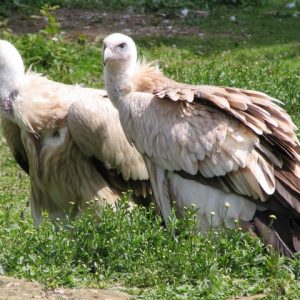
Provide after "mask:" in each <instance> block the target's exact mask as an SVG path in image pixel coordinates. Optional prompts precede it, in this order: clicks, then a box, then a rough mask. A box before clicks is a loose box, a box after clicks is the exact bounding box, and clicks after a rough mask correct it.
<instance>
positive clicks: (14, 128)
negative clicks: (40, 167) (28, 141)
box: [1, 117, 29, 174]
mask: <svg viewBox="0 0 300 300" xmlns="http://www.w3.org/2000/svg"><path fill="white" fill-rule="evenodd" d="M1 125H2V129H3V135H4V137H5V139H6V142H7V145H8V147H9V149H10V151H11V153H12V155H13V157H14V158H15V160H16V161H17V163H18V165H19V166H20V167H21V168H22V169H23V170H24V171H25V172H26V173H27V174H29V163H28V158H27V155H26V151H25V148H24V146H23V143H22V139H21V131H20V128H19V126H18V125H17V124H15V123H13V122H11V121H9V120H8V119H6V118H4V117H1Z"/></svg>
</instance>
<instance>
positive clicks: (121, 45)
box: [118, 43, 127, 50]
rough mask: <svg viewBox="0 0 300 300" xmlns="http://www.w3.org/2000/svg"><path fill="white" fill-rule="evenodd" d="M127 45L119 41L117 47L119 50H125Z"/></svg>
mask: <svg viewBox="0 0 300 300" xmlns="http://www.w3.org/2000/svg"><path fill="white" fill-rule="evenodd" d="M126 47H127V44H126V43H121V44H120V45H119V46H118V48H120V49H121V50H125V49H126Z"/></svg>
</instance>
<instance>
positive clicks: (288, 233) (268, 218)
mask: <svg viewBox="0 0 300 300" xmlns="http://www.w3.org/2000/svg"><path fill="white" fill-rule="evenodd" d="M272 215H273V216H275V217H273V216H272ZM253 225H254V231H255V233H256V234H257V235H258V236H259V237H261V238H262V240H263V241H264V243H265V244H266V245H272V247H273V248H274V249H275V250H277V251H278V252H279V253H281V254H282V255H284V256H287V257H292V256H293V253H295V252H298V251H300V224H299V222H297V221H296V220H293V219H291V218H290V217H289V216H288V215H286V214H280V213H277V212H274V211H270V210H266V211H257V212H256V213H255V215H254V218H253Z"/></svg>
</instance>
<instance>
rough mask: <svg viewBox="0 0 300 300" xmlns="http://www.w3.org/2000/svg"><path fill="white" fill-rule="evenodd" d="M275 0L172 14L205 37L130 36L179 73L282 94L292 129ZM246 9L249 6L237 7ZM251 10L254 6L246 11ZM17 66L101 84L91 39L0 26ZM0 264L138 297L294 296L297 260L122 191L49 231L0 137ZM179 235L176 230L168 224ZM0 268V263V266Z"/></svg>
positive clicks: (295, 92)
mask: <svg viewBox="0 0 300 300" xmlns="http://www.w3.org/2000/svg"><path fill="white" fill-rule="evenodd" d="M279 2H280V1H276V5H275V4H274V5H273V6H268V7H267V8H266V7H263V8H259V9H255V10H253V9H251V10H246V11H245V10H234V15H236V19H237V22H231V21H229V16H230V15H232V14H233V13H232V11H228V10H227V9H224V8H222V9H220V8H218V9H216V10H214V11H212V13H211V14H210V16H209V17H208V18H206V19H201V20H198V19H195V18H194V19H193V18H191V19H189V20H185V21H178V22H184V23H187V22H188V23H190V24H191V25H193V26H199V31H201V32H202V31H204V33H205V34H204V36H203V37H188V36H185V37H180V36H177V37H174V38H166V37H153V38H152V37H151V38H150V37H147V38H145V37H137V38H136V41H137V43H138V46H139V51H140V53H141V54H142V55H143V56H145V57H147V58H148V59H156V60H158V62H159V63H160V66H161V67H162V68H163V70H164V71H165V73H166V74H167V75H168V76H170V77H172V78H174V79H176V80H179V81H184V82H190V83H205V84H217V85H229V86H237V87H245V88H252V89H256V90H261V91H265V92H267V93H268V94H270V95H272V96H274V97H276V98H278V99H280V100H282V101H284V102H285V103H286V105H285V108H286V109H287V110H288V111H289V113H290V114H291V115H292V117H293V119H294V121H295V123H296V124H297V125H298V126H300V117H299V116H300V36H299V32H300V22H299V18H294V17H292V16H291V15H289V14H290V12H289V11H287V15H285V14H286V10H283V14H284V15H283V16H280V15H277V14H275V15H274V14H273V13H272V14H269V13H267V12H268V11H272V12H273V11H277V10H278V7H279V8H280V7H284V4H282V1H281V2H280V3H279ZM247 9H248V8H247ZM254 12H255V13H254ZM2 37H4V38H7V39H9V40H11V41H12V42H13V43H14V44H15V45H16V46H17V48H18V49H19V50H20V51H21V53H22V55H23V57H24V60H25V62H26V65H27V66H29V65H31V64H32V68H33V69H34V70H35V71H38V72H42V73H44V74H47V75H48V76H49V77H50V78H52V79H55V80H59V81H62V82H66V83H83V84H85V85H89V86H93V87H103V80H102V75H101V74H102V65H101V63H100V49H101V44H100V43H98V42H97V43H96V42H93V43H92V42H87V41H85V39H84V38H83V39H81V40H80V41H79V42H77V41H74V42H67V41H64V40H63V39H62V38H59V37H58V40H57V41H56V40H53V39H52V38H51V36H49V35H46V34H42V33H37V34H33V35H26V36H12V35H11V34H9V33H2ZM0 154H1V155H0V172H1V175H2V176H1V181H0V266H2V267H3V269H4V271H5V272H6V273H7V274H10V275H15V276H19V277H23V278H27V279H31V280H37V281H38V282H41V283H42V284H43V285H44V286H46V287H56V286H69V287H79V286H96V287H104V286H116V285H118V286H123V287H124V289H125V290H126V291H128V292H130V293H131V294H133V295H135V296H136V297H138V298H140V299H181V298H183V297H185V298H186V299H197V298H198V299H227V298H229V297H233V296H242V295H252V294H257V293H265V294H266V295H268V296H267V299H299V298H300V257H299V256H298V257H297V258H295V259H294V260H289V259H286V258H282V257H279V256H278V255H277V254H276V253H274V252H273V251H270V249H266V248H264V247H263V246H262V245H261V243H260V241H259V240H257V239H253V238H252V237H251V236H250V235H249V234H246V233H242V232H241V231H240V230H239V229H235V230H221V231H211V232H210V233H209V234H208V236H205V237H203V236H199V235H198V234H196V233H194V231H193V216H192V214H191V213H190V214H189V215H188V217H187V218H186V219H185V220H182V221H176V220H175V219H174V218H173V219H172V224H173V227H172V228H171V229H169V230H166V229H164V228H163V227H162V226H161V220H160V219H159V218H158V217H156V216H155V215H154V212H153V210H152V209H150V210H145V209H143V208H139V207H136V208H134V209H133V210H132V211H130V210H128V205H127V201H126V197H125V196H124V199H123V200H122V201H121V202H120V205H119V206H118V208H117V209H116V211H113V210H112V209H111V208H110V207H106V208H105V209H104V210H103V211H102V212H101V216H100V217H99V216H95V214H94V213H93V211H92V209H91V210H89V211H87V212H86V213H85V214H84V215H83V216H82V217H81V218H79V219H77V220H76V221H74V222H73V223H71V224H70V227H69V228H68V230H66V229H63V228H59V229H55V228H53V226H52V225H51V224H50V223H49V222H45V223H44V224H43V225H42V227H41V228H40V229H39V230H36V229H35V228H34V227H33V224H32V220H31V216H30V212H29V209H28V207H27V206H26V203H27V199H28V197H29V181H28V178H27V177H26V176H25V175H24V174H23V173H22V172H21V171H19V170H18V168H17V166H16V164H15V162H14V161H13V159H12V157H11V155H10V154H9V152H8V150H7V148H6V146H5V143H4V141H3V140H2V141H1V139H0ZM174 229H176V231H177V232H180V233H179V234H178V236H176V238H174V236H173V234H172V232H173V230H174ZM0 272H1V268H0Z"/></svg>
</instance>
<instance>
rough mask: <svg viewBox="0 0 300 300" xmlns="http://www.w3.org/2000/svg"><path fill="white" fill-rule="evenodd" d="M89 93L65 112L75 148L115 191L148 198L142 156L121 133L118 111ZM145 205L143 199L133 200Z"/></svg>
mask: <svg viewBox="0 0 300 300" xmlns="http://www.w3.org/2000/svg"><path fill="white" fill-rule="evenodd" d="M87 90H89V93H90V98H89V100H88V101H87V100H86V99H82V100H78V101H76V102H74V103H73V104H72V105H71V107H70V109H69V112H68V127H69V130H70V133H71V135H72V138H73V139H74V141H75V143H76V144H77V146H78V147H79V149H80V150H81V151H82V152H83V153H84V154H86V155H87V156H88V157H90V158H91V159H92V160H93V164H95V166H96V167H97V168H99V169H101V173H103V172H106V179H107V180H108V182H109V183H110V184H111V185H112V186H114V187H115V188H117V189H119V190H122V191H124V190H126V189H132V190H133V192H134V195H135V196H137V197H139V196H143V197H146V196H149V183H147V181H148V179H149V177H148V172H147V169H146V166H145V163H144V160H143V158H142V156H141V155H140V154H139V152H138V151H137V150H136V149H135V148H134V147H133V146H131V145H130V144H129V143H128V141H127V139H126V136H125V134H124V132H123V129H122V126H121V124H120V120H119V114H118V111H117V110H116V109H115V107H114V106H113V105H112V103H111V101H110V100H109V99H108V98H107V96H105V97H103V96H102V95H99V91H98V90H93V89H85V97H86V93H87ZM135 200H137V201H138V202H139V201H141V202H143V203H145V200H143V199H142V197H141V199H135Z"/></svg>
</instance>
